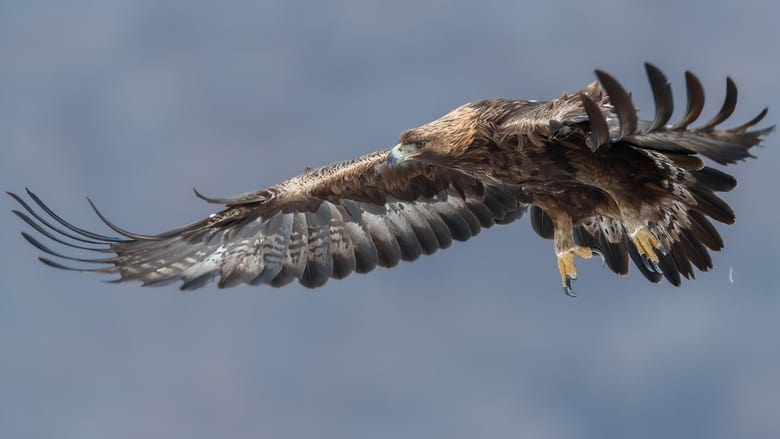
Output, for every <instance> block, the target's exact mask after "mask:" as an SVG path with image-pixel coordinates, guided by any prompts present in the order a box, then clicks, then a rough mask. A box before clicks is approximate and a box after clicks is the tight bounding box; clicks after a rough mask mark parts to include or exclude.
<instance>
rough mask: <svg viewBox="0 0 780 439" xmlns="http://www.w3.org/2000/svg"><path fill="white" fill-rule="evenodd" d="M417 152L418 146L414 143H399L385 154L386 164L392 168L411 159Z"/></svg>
mask: <svg viewBox="0 0 780 439" xmlns="http://www.w3.org/2000/svg"><path fill="white" fill-rule="evenodd" d="M418 152H419V151H418V148H417V147H416V146H415V145H402V144H400V143H399V144H398V145H395V146H394V147H393V149H391V150H390V152H389V153H388V154H387V161H386V163H387V166H388V167H391V168H392V167H393V166H397V165H399V164H401V163H403V162H405V161H407V160H411V159H412V158H414V157H415V156H416V155H417V153H418Z"/></svg>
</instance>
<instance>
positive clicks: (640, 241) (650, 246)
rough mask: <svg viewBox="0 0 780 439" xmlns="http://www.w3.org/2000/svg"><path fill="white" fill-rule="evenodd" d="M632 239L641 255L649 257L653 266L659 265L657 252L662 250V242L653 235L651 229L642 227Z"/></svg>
mask: <svg viewBox="0 0 780 439" xmlns="http://www.w3.org/2000/svg"><path fill="white" fill-rule="evenodd" d="M631 239H633V240H634V245H635V246H636V250H637V251H638V252H639V254H640V255H642V256H645V257H647V259H648V260H650V262H652V263H653V264H658V255H657V254H656V253H655V250H656V249H659V250H660V249H661V241H659V240H658V238H656V237H655V235H653V232H651V231H650V229H648V228H647V227H641V228H640V229H639V230H637V231H636V232H634V234H633V236H632V237H631Z"/></svg>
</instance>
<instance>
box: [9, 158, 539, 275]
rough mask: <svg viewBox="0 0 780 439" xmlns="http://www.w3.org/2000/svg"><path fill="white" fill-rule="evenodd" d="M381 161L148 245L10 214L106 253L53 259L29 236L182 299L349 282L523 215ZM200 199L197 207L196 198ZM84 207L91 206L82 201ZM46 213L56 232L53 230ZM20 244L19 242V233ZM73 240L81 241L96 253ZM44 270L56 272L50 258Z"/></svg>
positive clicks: (326, 171) (259, 198) (492, 197)
mask: <svg viewBox="0 0 780 439" xmlns="http://www.w3.org/2000/svg"><path fill="white" fill-rule="evenodd" d="M386 154H387V153H386V151H379V152H377V153H374V154H369V155H368V156H364V157H361V158H359V159H356V160H352V161H348V162H342V163H337V164H334V165H332V166H329V167H325V168H321V169H318V170H314V171H309V172H307V173H305V174H302V175H300V176H298V177H294V178H292V179H290V180H287V181H285V182H282V183H280V184H278V185H276V186H273V187H270V188H268V189H264V190H261V191H258V192H253V193H249V194H244V195H240V196H238V197H232V198H220V199H216V198H208V199H207V201H210V202H222V203H225V204H226V208H225V209H224V210H222V211H221V212H217V213H215V214H213V215H211V216H209V217H208V218H206V219H204V220H202V221H198V222H195V223H193V224H190V225H188V226H185V227H182V228H178V229H176V230H173V231H170V232H165V233H161V234H158V235H140V234H134V233H131V232H127V231H125V230H124V229H120V228H118V227H116V226H114V225H113V224H111V223H109V222H108V221H107V220H106V219H105V217H104V216H103V214H102V213H100V212H97V211H96V212H97V214H98V215H99V217H100V218H101V219H102V220H104V222H105V223H106V224H107V225H108V226H109V227H110V228H112V229H113V230H114V231H116V232H117V233H119V234H120V235H123V238H113V237H109V236H104V235H99V234H95V233H92V232H88V231H86V230H84V229H81V228H78V227H75V226H73V225H71V224H70V223H68V222H66V221H64V220H63V219H62V218H61V217H59V216H57V215H56V214H54V212H53V211H52V210H51V209H49V207H48V206H46V204H44V203H43V202H42V201H41V200H40V198H38V197H37V196H36V195H35V194H32V193H31V192H30V196H31V198H32V200H33V202H34V203H35V204H36V205H37V206H38V207H40V210H42V211H43V214H39V213H38V212H36V210H35V209H33V208H32V206H31V205H29V204H27V203H26V202H25V201H24V200H23V199H22V198H21V197H18V196H16V195H12V197H13V198H14V199H16V200H17V201H18V202H19V203H20V204H21V205H22V207H24V209H25V210H27V212H28V213H29V215H27V214H24V213H21V212H20V213H19V214H18V215H19V216H20V217H22V219H23V220H25V221H26V222H28V223H31V224H34V227H33V228H35V229H36V230H39V231H43V232H45V233H42V234H43V236H44V237H47V238H51V239H53V241H54V242H57V243H61V244H66V245H69V246H71V247H76V249H78V250H83V251H87V252H90V251H96V252H100V253H109V254H113V256H110V257H105V258H100V259H96V260H92V259H88V258H79V257H73V256H68V255H65V254H60V253H58V252H56V251H54V250H51V249H49V248H48V247H46V246H45V245H43V244H41V243H40V242H39V241H37V240H35V239H34V238H31V239H32V240H31V242H34V243H35V244H36V246H37V247H38V248H40V249H41V250H42V251H44V252H46V253H49V254H51V255H52V256H54V257H61V258H65V259H76V260H77V261H82V262H86V263H88V264H89V263H98V262H101V263H108V264H109V266H108V267H105V268H96V269H92V268H89V267H85V268H73V269H75V270H84V271H100V272H107V273H116V274H118V275H119V276H120V278H119V279H118V280H119V281H130V280H138V281H141V282H143V284H144V285H163V284H168V283H170V282H174V281H177V280H178V281H181V282H182V283H181V288H182V289H185V290H189V289H195V288H200V287H202V286H204V285H206V284H208V283H209V282H210V281H212V280H213V279H214V278H219V281H218V283H217V286H218V287H220V288H228V287H233V286H235V285H240V284H270V285H272V286H282V285H286V284H288V283H290V282H292V281H295V280H298V281H299V282H300V283H301V284H302V285H304V286H306V287H310V288H314V287H317V286H320V285H322V284H324V283H325V282H327V280H328V279H330V278H337V279H340V278H343V277H346V276H348V275H349V274H350V273H352V272H359V273H365V272H368V271H371V270H373V269H374V268H375V267H376V266H382V267H392V266H395V265H397V264H398V263H399V262H400V261H402V260H404V261H412V260H415V259H417V258H418V257H420V256H421V255H423V254H432V253H434V252H436V251H437V250H438V249H443V248H447V247H449V246H450V245H451V243H452V240H453V239H456V240H461V241H462V240H466V239H469V238H471V237H472V236H474V235H476V234H478V233H479V231H480V230H481V228H483V227H490V226H492V225H493V224H496V223H506V222H511V221H512V220H514V219H515V218H518V217H519V216H520V215H521V214H522V212H523V211H524V209H525V204H524V203H523V202H521V201H520V200H519V199H518V197H517V194H516V193H515V192H513V191H510V190H506V189H504V188H502V187H500V186H494V185H489V184H487V183H484V182H481V181H479V180H477V179H475V178H473V177H469V176H466V175H465V174H461V173H459V172H457V171H451V170H447V169H444V168H436V167H431V166H429V165H419V164H415V163H410V164H409V165H408V166H406V165H404V166H399V167H394V168H388V167H387V166H385V165H384V159H385V157H386ZM200 197H201V198H206V197H203V196H200ZM90 204H91V203H90ZM44 215H48V216H49V217H50V218H52V219H53V220H54V222H56V223H59V224H61V225H63V226H64V227H66V228H67V229H68V230H67V231H66V230H63V229H60V228H58V227H55V226H53V225H52V224H51V223H50V222H48V221H47V219H46V218H45V217H44ZM27 236H29V235H27ZM71 241H86V242H87V243H89V244H95V247H87V246H79V245H76V244H73V243H72V242H71ZM46 262H47V263H49V265H52V266H58V267H62V268H66V267H65V266H63V265H62V264H59V263H57V262H55V261H52V260H50V259H46Z"/></svg>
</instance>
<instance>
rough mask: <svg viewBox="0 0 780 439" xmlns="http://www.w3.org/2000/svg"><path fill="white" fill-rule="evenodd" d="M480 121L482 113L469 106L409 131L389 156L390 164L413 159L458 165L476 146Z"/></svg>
mask: <svg viewBox="0 0 780 439" xmlns="http://www.w3.org/2000/svg"><path fill="white" fill-rule="evenodd" d="M478 122H479V117H478V111H477V110H476V109H475V108H474V107H473V106H472V105H470V104H466V105H464V106H461V107H458V108H456V109H454V110H452V111H450V112H449V113H447V114H445V115H444V116H442V117H440V118H439V119H436V120H434V121H433V122H430V123H427V124H425V125H423V126H421V127H418V128H414V129H411V130H406V131H404V132H403V133H401V137H400V139H399V140H398V144H397V145H395V146H394V147H393V148H392V149H391V150H390V152H389V153H388V155H387V165H388V166H396V165H398V164H401V163H403V162H407V161H410V160H413V161H416V162H420V163H428V164H437V165H443V166H448V165H454V164H455V163H456V162H458V159H459V158H460V157H461V156H462V155H463V154H465V153H466V152H467V151H468V149H469V147H470V146H472V145H473V144H474V140H475V137H476V136H477V132H478V131H479V130H478V125H479V123H478Z"/></svg>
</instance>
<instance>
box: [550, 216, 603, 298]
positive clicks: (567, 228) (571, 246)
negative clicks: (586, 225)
mask: <svg viewBox="0 0 780 439" xmlns="http://www.w3.org/2000/svg"><path fill="white" fill-rule="evenodd" d="M551 217H552V220H553V224H554V225H555V234H554V236H553V240H554V243H555V255H556V256H557V257H558V271H560V272H561V284H562V285H563V292H564V293H566V295H567V296H569V297H575V296H576V294H574V289H573V288H572V286H571V281H572V280H574V279H577V267H576V266H575V265H574V257H575V256H579V257H581V258H582V259H590V258H591V257H593V251H592V250H591V249H590V248H588V247H583V246H580V245H576V244H575V243H574V236H573V235H572V223H571V218H570V217H569V216H568V215H565V214H560V215H555V214H553V215H551Z"/></svg>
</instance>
